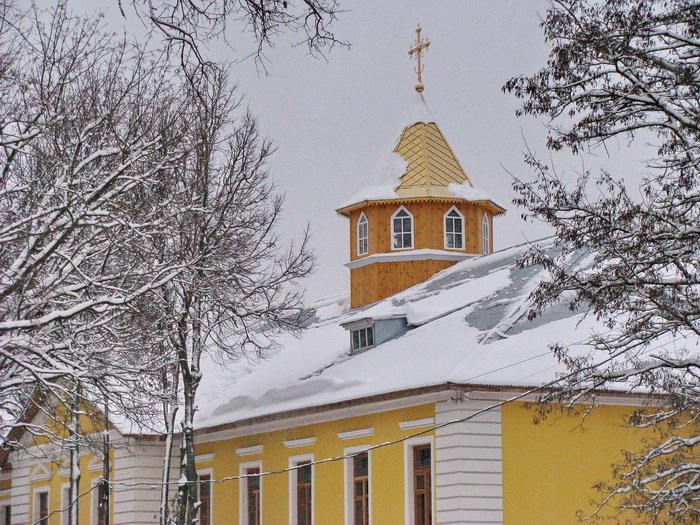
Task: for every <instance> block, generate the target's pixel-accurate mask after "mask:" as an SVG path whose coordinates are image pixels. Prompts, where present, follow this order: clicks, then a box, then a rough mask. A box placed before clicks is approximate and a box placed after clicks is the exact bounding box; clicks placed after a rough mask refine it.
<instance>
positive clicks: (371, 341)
mask: <svg viewBox="0 0 700 525" xmlns="http://www.w3.org/2000/svg"><path fill="white" fill-rule="evenodd" d="M367 346H374V328H373V327H371V326H370V327H369V328H368V329H367Z"/></svg>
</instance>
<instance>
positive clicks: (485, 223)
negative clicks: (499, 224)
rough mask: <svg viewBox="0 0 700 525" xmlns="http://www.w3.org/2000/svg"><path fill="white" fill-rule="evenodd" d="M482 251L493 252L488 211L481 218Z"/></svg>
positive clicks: (485, 252)
mask: <svg viewBox="0 0 700 525" xmlns="http://www.w3.org/2000/svg"><path fill="white" fill-rule="evenodd" d="M481 252H482V253H483V254H484V255H487V254H489V253H491V223H490V222H489V216H488V214H487V213H484V216H483V218H482V219H481Z"/></svg>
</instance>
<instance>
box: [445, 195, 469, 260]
mask: <svg viewBox="0 0 700 525" xmlns="http://www.w3.org/2000/svg"><path fill="white" fill-rule="evenodd" d="M445 248H446V249H448V250H462V249H464V216H463V215H462V214H461V213H459V210H458V209H457V208H455V207H454V206H452V208H450V209H449V211H448V212H447V213H446V214H445Z"/></svg>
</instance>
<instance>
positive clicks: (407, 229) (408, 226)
mask: <svg viewBox="0 0 700 525" xmlns="http://www.w3.org/2000/svg"><path fill="white" fill-rule="evenodd" d="M401 220H402V222H403V224H402V225H401V227H402V230H401V231H402V233H406V232H410V231H411V219H410V218H408V217H407V218H405V219H401Z"/></svg>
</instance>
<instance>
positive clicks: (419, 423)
mask: <svg viewBox="0 0 700 525" xmlns="http://www.w3.org/2000/svg"><path fill="white" fill-rule="evenodd" d="M434 424H435V418H434V417H426V418H424V419H412V420H411V421H401V422H400V423H399V428H400V429H401V430H410V429H412V428H422V427H430V426H433V425H434Z"/></svg>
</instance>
